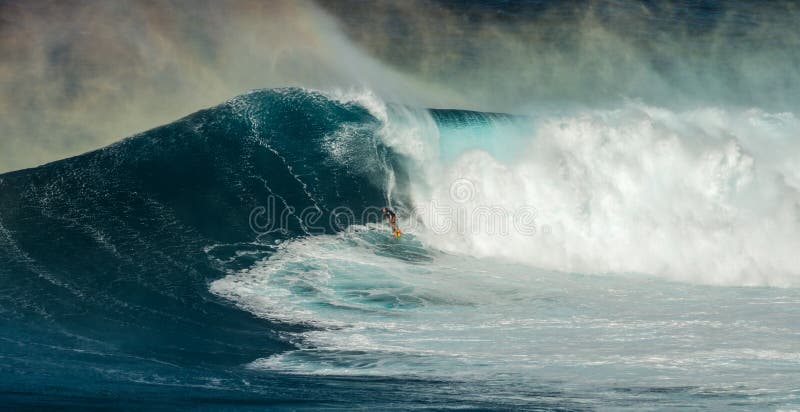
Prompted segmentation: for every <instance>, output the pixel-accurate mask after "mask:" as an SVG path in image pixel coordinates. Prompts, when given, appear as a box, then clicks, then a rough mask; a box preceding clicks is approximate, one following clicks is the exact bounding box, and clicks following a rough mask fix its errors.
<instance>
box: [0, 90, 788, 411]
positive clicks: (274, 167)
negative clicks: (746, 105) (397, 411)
mask: <svg viewBox="0 0 800 412" xmlns="http://www.w3.org/2000/svg"><path fill="white" fill-rule="evenodd" d="M797 123H798V122H797V119H796V118H795V117H794V116H793V115H792V114H788V113H777V114H771V113H765V112H762V111H758V110H745V111H734V110H722V109H706V110H698V111H691V112H685V113H675V112H671V111H668V110H665V109H660V108H655V107H650V106H645V105H641V104H638V103H629V104H627V105H624V106H622V107H620V108H618V109H616V110H605V111H596V110H584V111H579V112H575V113H558V114H545V113H539V114H537V115H535V116H514V115H506V114H498V113H479V112H470V111H460V110H429V109H417V108H412V107H407V106H400V105H392V104H386V103H384V102H382V101H380V100H379V99H377V98H376V97H375V96H373V95H371V94H369V93H361V94H350V95H336V96H331V95H324V94H321V93H317V92H311V91H306V90H301V89H276V90H264V91H256V92H253V93H250V94H247V95H243V96H240V97H237V98H234V99H232V100H230V101H228V102H226V103H224V104H222V105H220V106H217V107H214V108H211V109H208V110H204V111H201V112H198V113H195V114H193V115H191V116H188V117H186V118H184V119H181V120H178V121H176V122H174V123H171V124H169V125H166V126H163V127H160V128H157V129H154V130H151V131H149V132H146V133H143V134H140V135H137V136H133V137H131V138H128V139H126V140H123V141H121V142H120V143H118V144H115V145H113V146H110V147H107V148H104V149H100V150H97V151H95V152H91V153H87V154H85V155H82V156H79V157H75V158H71V159H66V160H63V161H60V162H55V163H51V164H48V165H45V166H42V167H39V168H35V169H29V170H23V171H19V172H14V173H8V174H4V175H1V176H0V288H1V290H2V291H3V293H2V294H0V319H2V321H3V322H2V324H0V332H2V339H0V349H2V353H3V354H4V356H3V357H2V358H0V366H2V368H3V370H4V371H8V373H4V377H3V378H0V390H2V397H3V398H4V399H5V400H6V403H7V404H9V405H27V406H30V405H32V404H33V405H39V406H42V405H47V404H48V402H55V403H57V404H63V403H64V402H69V403H70V404H73V405H78V406H77V407H80V406H81V405H84V406H85V405H86V402H91V404H93V405H99V406H100V407H115V406H119V405H120V404H124V405H125V406H126V407H131V405H135V404H136V402H143V401H142V400H141V399H149V400H151V401H152V400H156V401H159V402H164V403H165V404H167V405H172V406H175V407H181V406H188V405H194V404H195V403H196V402H217V403H219V404H225V405H228V406H230V407H235V406H242V407H245V408H246V407H248V406H252V405H262V406H263V405H269V406H272V407H285V408H292V409H293V408H304V407H325V408H343V409H347V408H349V407H352V406H353V405H360V406H363V405H368V406H370V407H372V408H374V409H392V408H406V407H409V406H413V405H417V406H424V407H433V408H439V407H441V408H444V407H453V406H454V405H455V406H461V407H472V408H478V409H486V408H500V409H520V408H531V409H536V408H540V409H557V408H561V409H584V408H586V409H591V408H594V407H600V408H626V407H627V408H630V407H631V405H640V402H643V401H645V402H652V403H654V404H659V405H692V406H696V407H710V408H711V409H714V408H717V409H722V410H724V409H726V408H727V407H730V406H731V405H734V404H735V405H740V406H741V405H747V406H751V407H752V406H755V405H761V404H764V403H765V402H766V403H769V404H771V405H785V406H787V407H790V406H793V405H796V402H795V403H792V402H794V401H793V400H792V399H794V398H792V396H793V395H792V393H793V392H792V391H793V390H794V388H792V387H791V382H792V380H791V379H790V378H789V376H790V374H791V373H793V371H795V370H796V367H797V362H798V355H797V352H796V350H795V349H794V348H796V336H797V335H796V333H794V332H795V331H796V324H795V322H794V320H796V317H797V315H798V313H800V312H798V308H800V296H798V294H797V290H798V289H796V288H794V289H793V288H791V287H793V286H796V285H797V281H798V272H797V268H799V267H800V264H798V263H800V262H798V261H797V257H796V255H794V254H793V253H792V251H794V250H797V247H798V246H800V244H799V243H800V238H798V236H797V235H796V233H800V232H798V229H800V227H798V226H800V223H798V222H800V219H798V213H800V212H799V211H800V208H798V205H799V204H800V203H798V201H799V200H800V197H798V188H799V187H800V183H799V182H800V174H798V172H797V170H796V167H795V166H794V165H796V164H797V162H796V160H799V159H796V156H797V155H796V153H800V152H798V151H796V150H792V149H793V148H794V146H795V145H796V144H797V143H796V142H795V139H792V137H793V136H794V135H793V133H795V131H796V130H798V128H797V126H798V124H797ZM383 205H391V206H392V207H395V208H396V209H397V210H398V211H399V212H400V213H399V216H400V225H401V227H402V228H403V229H404V232H405V235H404V236H403V237H402V238H401V239H393V238H392V237H390V236H389V234H388V232H387V229H386V228H385V227H384V226H382V225H378V224H376V222H375V221H373V220H371V217H374V213H375V212H376V208H379V207H381V206H383ZM487 212H488V214H487ZM520 212H523V213H521V214H520ZM442 213H444V214H442ZM597 274H604V275H606V276H594V275H597ZM667 280H681V281H685V283H672V282H669V281H667ZM694 284H716V285H728V286H734V287H716V286H696V285H694ZM742 285H762V286H764V285H777V286H789V287H790V288H787V289H778V288H750V289H748V288H740V287H738V286H742ZM642 301H646V302H648V305H647V307H643V305H641V302H642ZM753 305H759V306H758V307H759V308H762V309H763V310H760V311H757V312H752V311H748V310H745V309H742V308H749V307H753ZM729 339H732V340H731V341H729ZM42 388H45V389H42ZM332 399H338V401H332ZM432 399H434V400H432ZM87 400H88V401H87ZM144 402H147V401H144Z"/></svg>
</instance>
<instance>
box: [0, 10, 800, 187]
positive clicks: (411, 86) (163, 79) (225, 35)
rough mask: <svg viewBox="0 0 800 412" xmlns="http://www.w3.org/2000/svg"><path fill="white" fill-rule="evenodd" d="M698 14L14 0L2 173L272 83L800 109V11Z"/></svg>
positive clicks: (529, 105) (557, 102)
mask: <svg viewBox="0 0 800 412" xmlns="http://www.w3.org/2000/svg"><path fill="white" fill-rule="evenodd" d="M692 7H694V8H687V6H683V5H682V4H681V3H679V2H676V3H658V5H655V4H651V3H649V2H642V3H638V2H605V1H595V2H588V1H587V2H575V3H570V4H569V5H565V4H564V3H561V2H554V3H552V4H551V3H547V2H531V3H524V2H523V3H515V4H510V5H508V4H506V5H504V4H498V5H496V7H489V6H486V5H464V4H462V2H456V1H432V0H418V1H409V2H389V1H378V2H361V1H348V0H343V1H321V2H319V3H311V2H301V1H275V2H272V1H271V2H258V1H250V0H241V1H227V2H218V1H210V0H206V1H185V0H177V1H171V2H157V1H146V0H140V1H131V2H106V1H97V0H91V1H63V2H61V1H45V0H38V1H24V2H23V1H19V2H16V1H8V2H3V3H0V55H1V56H2V59H1V60H0V113H2V114H0V172H4V171H10V170H16V169H20V168H26V167H32V166H36V165H39V164H42V163H45V162H49V161H54V160H58V159H61V158H64V157H67V156H72V155H77V154H80V153H83V152H86V151H88V150H92V149H95V148H98V147H101V146H104V145H106V144H109V143H112V142H114V141H117V140H119V139H121V138H123V137H125V136H129V135H132V134H135V133H138V132H141V131H144V130H147V129H150V128H152V127H155V126H158V125H161V124H165V123H168V122H171V121H173V120H175V119H177V118H179V117H181V116H184V115H186V114H189V113H191V112H194V111H196V110H199V109H201V108H205V107H209V106H213V105H215V104H218V103H220V102H222V101H224V100H226V99H228V98H231V97H233V96H235V95H237V94H240V93H243V92H246V91H248V90H251V89H258V88H269V87H285V86H300V87H306V88H313V89H321V90H349V89H368V90H370V91H372V92H374V93H376V94H379V95H380V96H381V97H382V98H383V99H385V100H390V101H394V102H399V103H405V104H411V105H418V106H426V107H444V108H464V109H474V110H485V111H503V112H512V113H519V112H530V111H533V110H536V109H537V108H556V109H561V108H564V107H568V106H570V107H571V106H614V105H616V104H619V102H622V101H626V100H630V99H633V100H641V101H644V102H647V103H648V104H654V105H658V106H668V107H673V108H674V107H677V108H686V109H692V108H697V107H716V106H731V105H732V106H741V107H759V108H762V109H764V110H770V111H790V112H796V111H797V107H798V104H800V103H799V102H800V100H798V99H800V97H798V96H800V69H798V67H800V37H799V36H798V34H797V30H796V27H797V24H798V22H800V18H798V16H800V15H799V14H798V7H797V6H796V5H794V4H792V3H788V2H787V3H778V2H775V3H772V2H771V3H769V4H768V5H767V4H762V3H757V2H754V3H749V4H748V3H745V4H742V3H739V4H727V5H724V4H723V5H720V4H714V5H709V6H707V7H706V6H703V5H702V4H701V5H700V6H692ZM703 7H706V8H703ZM676 22H683V23H682V24H681V23H677V24H676Z"/></svg>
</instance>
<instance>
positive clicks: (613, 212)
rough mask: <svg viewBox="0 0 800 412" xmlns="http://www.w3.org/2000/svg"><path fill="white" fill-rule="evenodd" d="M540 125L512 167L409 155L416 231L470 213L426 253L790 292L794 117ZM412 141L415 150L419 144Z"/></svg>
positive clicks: (717, 114)
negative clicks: (529, 216) (463, 194)
mask: <svg viewBox="0 0 800 412" xmlns="http://www.w3.org/2000/svg"><path fill="white" fill-rule="evenodd" d="M389 121H390V122H391V121H392V120H391V119H390V120H389ZM425 121H427V120H425V119H423V120H421V122H423V123H424V122H425ZM406 123H408V119H403V120H402V121H401V122H400V124H406ZM537 124H538V126H537V127H536V128H535V129H534V128H531V129H530V131H529V136H528V138H527V139H525V140H524V142H523V144H522V145H521V146H520V147H518V148H517V149H518V150H517V151H516V152H517V155H516V158H515V159H511V160H508V159H504V160H499V159H498V158H496V157H494V156H492V155H491V154H490V153H489V152H487V151H484V150H480V149H472V150H467V151H465V152H463V153H461V155H460V156H458V157H457V158H456V159H454V160H452V161H444V160H439V161H435V160H432V159H431V157H430V156H427V155H425V156H421V157H415V159H417V162H416V163H415V164H414V168H422V171H421V172H419V173H418V174H417V175H416V176H415V177H416V179H413V182H412V187H411V188H410V191H411V193H412V195H413V198H414V200H415V203H416V204H415V206H416V207H417V209H418V211H420V215H421V218H422V221H423V222H424V223H425V224H426V226H428V228H429V229H441V228H439V227H438V226H437V222H435V221H434V219H433V217H432V213H431V212H430V211H431V208H432V205H433V207H447V208H449V210H451V215H454V216H455V215H458V214H459V213H461V214H462V215H463V216H465V217H466V219H462V220H463V222H461V221H459V222H458V223H459V225H456V228H457V229H458V230H450V231H442V230H429V231H428V232H427V233H426V234H425V237H426V239H427V241H428V243H429V244H431V245H435V246H436V247H441V248H444V249H445V250H448V251H451V252H455V253H461V254H465V255H471V256H481V257H503V258H508V259H511V260H514V261H517V262H522V263H527V264H531V265H534V266H536V267H540V268H545V269H552V270H560V271H574V272H582V273H608V272H612V273H640V274H644V275H658V276H663V277H667V278H670V279H675V280H680V281H688V282H694V283H705V284H723V285H772V286H794V285H798V284H800V254H797V253H796V251H797V250H800V136H798V131H799V130H800V121H798V119H797V117H796V116H794V115H793V114H791V113H766V112H764V111H762V110H759V109H748V110H725V109H720V108H704V109H698V110H693V111H686V112H679V113H678V112H672V111H669V110H667V109H663V108H657V107H650V106H645V105H642V104H638V103H628V104H627V105H625V106H624V107H621V108H619V109H617V110H605V111H600V110H587V111H584V112H581V113H576V114H574V115H569V116H567V115H562V116H554V117H550V118H540V119H538V120H537ZM417 130H424V129H423V128H418V129H417ZM386 131H387V133H389V135H388V136H386V137H385V138H386V139H387V141H389V142H391V144H392V145H393V146H394V147H402V146H403V144H402V143H399V142H398V141H400V142H401V141H402V140H403V139H405V138H406V137H405V135H404V134H403V133H398V134H392V133H393V130H392V128H386ZM502 138H503V137H502V136H496V135H490V136H487V139H492V140H494V139H502ZM437 140H438V139H437V136H436V135H433V136H431V137H430V139H429V140H428V141H427V144H428V145H430V146H432V147H436V146H437V145H438V141H437ZM517 141H518V138H517V137H514V139H512V140H510V142H517ZM410 142H411V143H410V144H412V145H417V144H419V136H418V135H415V136H414V138H412V139H411V140H410ZM496 144H497V142H496V141H491V142H487V146H491V145H496ZM413 152H416V151H412V152H410V153H413ZM420 152H423V153H432V152H435V150H434V149H428V150H423V151H420ZM464 182H466V184H467V185H470V187H469V189H468V190H470V191H471V192H470V193H471V194H470V196H469V198H468V199H463V198H460V199H454V198H453V195H454V192H453V189H454V183H455V184H460V183H464ZM462 186H463V185H462ZM462 189H463V188H462ZM488 208H502V209H503V210H505V211H506V212H508V213H507V214H506V215H505V217H503V218H501V220H503V219H505V220H504V225H505V226H506V227H508V228H510V229H513V226H514V212H515V211H518V210H520V208H530V209H531V210H534V211H535V212H536V218H535V223H536V227H535V228H536V229H537V230H536V233H535V234H531V233H528V232H526V233H524V234H523V233H520V231H518V230H509V233H507V234H502V235H500V234H498V233H491V231H490V230H487V227H486V221H485V220H484V221H483V222H480V219H476V213H477V212H478V211H479V210H481V211H484V212H485V211H486V210H487V209H488ZM495 226H497V225H495ZM441 232H446V233H441ZM495 232H498V231H497V230H495Z"/></svg>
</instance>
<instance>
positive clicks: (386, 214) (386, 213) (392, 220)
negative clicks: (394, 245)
mask: <svg viewBox="0 0 800 412" xmlns="http://www.w3.org/2000/svg"><path fill="white" fill-rule="evenodd" d="M381 212H382V213H383V218H384V219H389V224H391V225H392V233H393V234H394V237H396V238H397V237H400V235H401V234H402V233H403V232H401V231H400V228H399V227H397V215H395V214H394V212H393V211H392V210H391V209H389V208H386V207H384V208H383V209H381Z"/></svg>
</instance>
